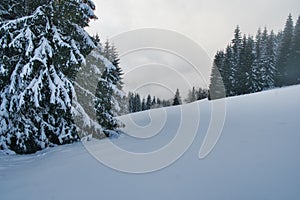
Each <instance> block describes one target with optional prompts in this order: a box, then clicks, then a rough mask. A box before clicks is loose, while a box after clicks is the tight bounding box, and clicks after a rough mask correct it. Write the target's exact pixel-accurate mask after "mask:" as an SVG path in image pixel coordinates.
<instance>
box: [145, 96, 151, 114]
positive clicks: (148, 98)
mask: <svg viewBox="0 0 300 200" xmlns="http://www.w3.org/2000/svg"><path fill="white" fill-rule="evenodd" d="M151 105H152V100H151V95H150V94H149V95H148V96H147V101H146V110H149V109H150V108H151Z"/></svg>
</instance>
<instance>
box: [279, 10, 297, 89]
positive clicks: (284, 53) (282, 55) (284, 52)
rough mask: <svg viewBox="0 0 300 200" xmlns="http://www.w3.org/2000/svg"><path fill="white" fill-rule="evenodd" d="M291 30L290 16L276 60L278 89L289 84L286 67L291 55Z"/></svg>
mask: <svg viewBox="0 0 300 200" xmlns="http://www.w3.org/2000/svg"><path fill="white" fill-rule="evenodd" d="M293 29H294V26H293V19H292V15H291V14H290V15H289V16H288V19H287V20H286V24H285V28H284V31H283V35H282V40H281V43H280V47H279V55H278V59H277V66H276V67H277V75H276V86H279V87H281V86H285V85H288V84H289V83H288V82H289V81H288V79H289V76H290V74H289V73H288V70H287V65H288V60H289V59H290V54H291V48H292V37H293Z"/></svg>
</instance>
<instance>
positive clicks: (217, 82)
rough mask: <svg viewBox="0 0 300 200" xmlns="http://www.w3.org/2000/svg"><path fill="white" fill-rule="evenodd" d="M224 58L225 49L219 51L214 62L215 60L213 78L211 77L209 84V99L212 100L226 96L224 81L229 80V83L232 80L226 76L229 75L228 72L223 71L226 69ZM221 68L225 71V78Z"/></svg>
mask: <svg viewBox="0 0 300 200" xmlns="http://www.w3.org/2000/svg"><path fill="white" fill-rule="evenodd" d="M224 58H225V55H224V52H223V51H219V52H217V54H216V56H215V59H214V62H213V67H212V72H211V78H210V85H209V99H210V100H214V99H219V98H224V97H226V91H225V83H224V81H227V83H228V82H229V81H230V80H229V78H228V77H227V76H226V75H227V74H226V72H225V71H222V70H223V69H224V68H223V62H224ZM220 70H221V72H223V77H224V78H223V77H222V75H221V72H220ZM228 76H229V75H228Z"/></svg>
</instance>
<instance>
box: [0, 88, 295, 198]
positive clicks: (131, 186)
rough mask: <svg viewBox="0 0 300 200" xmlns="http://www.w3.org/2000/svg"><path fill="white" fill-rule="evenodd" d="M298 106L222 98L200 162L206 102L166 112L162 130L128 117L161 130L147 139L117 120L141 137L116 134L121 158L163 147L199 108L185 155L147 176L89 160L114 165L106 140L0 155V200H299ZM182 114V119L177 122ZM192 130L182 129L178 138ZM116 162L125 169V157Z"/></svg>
mask: <svg viewBox="0 0 300 200" xmlns="http://www.w3.org/2000/svg"><path fill="white" fill-rule="evenodd" d="M299 99H300V86H292V87H286V88H282V89H275V90H270V91H265V92H262V93H256V94H252V95H245V96H241V97H233V98H229V99H227V100H226V118H225V123H224V127H223V129H222V133H221V137H220V139H219V141H218V142H217V144H216V146H215V147H214V148H213V150H212V152H211V153H210V154H209V155H208V156H207V157H205V158H204V159H199V158H198V154H199V149H200V146H201V144H202V142H203V140H204V137H205V134H206V132H207V129H208V126H209V122H210V118H211V108H212V107H211V104H212V103H211V102H208V101H207V100H204V101H199V102H196V103H193V104H189V105H184V106H182V107H180V106H178V107H172V108H167V109H166V110H164V112H163V113H164V114H162V115H164V116H165V117H164V118H163V119H165V121H164V123H162V124H160V123H159V121H156V122H155V123H152V124H150V125H149V122H150V121H151V120H150V118H149V113H148V112H141V113H136V114H132V115H131V118H132V119H133V120H134V121H135V122H136V123H137V124H138V125H139V126H141V127H143V126H144V128H145V130H146V127H149V126H151V125H152V126H154V127H152V130H155V129H156V128H157V127H155V126H161V125H163V127H162V128H161V129H160V128H157V130H155V131H156V133H157V135H154V136H153V135H151V133H150V132H147V131H145V132H139V133H136V132H134V130H130V129H131V128H136V127H135V126H134V125H132V124H131V123H130V122H129V121H126V117H122V118H121V119H122V120H123V121H125V122H126V123H128V124H129V125H128V126H127V127H126V128H125V129H124V131H127V132H128V131H129V132H130V131H133V132H132V133H131V134H132V135H135V136H136V137H145V138H146V137H149V138H148V139H141V138H140V139H138V138H134V137H129V136H127V135H122V136H121V137H119V138H118V139H111V141H112V142H113V143H114V144H115V145H117V146H118V147H120V148H123V149H126V150H128V151H133V152H140V153H145V152H149V151H155V150H157V149H159V148H162V147H164V145H166V144H168V143H169V142H170V141H171V140H172V139H174V138H175V137H174V135H175V133H176V132H177V130H178V129H180V125H179V124H180V122H181V121H183V120H184V119H181V116H182V117H185V118H187V119H189V117H190V119H191V117H194V113H193V112H196V110H197V109H200V116H199V117H200V118H199V119H200V120H199V128H198V129H197V130H196V131H197V132H196V133H197V135H196V137H195V138H194V140H193V141H192V143H191V146H190V148H189V149H188V150H187V151H186V152H185V153H184V154H183V155H182V156H181V157H180V158H179V159H178V160H177V161H176V162H174V163H173V164H171V165H170V166H168V167H165V168H163V169H161V170H158V171H154V172H150V173H140V174H132V173H124V172H120V171H117V170H113V169H111V168H109V167H107V166H105V165H104V164H102V163H101V162H100V161H98V160H97V159H95V158H94V157H93V156H92V155H96V154H94V153H95V151H93V152H92V153H89V151H88V150H91V149H93V148H94V147H98V150H99V151H100V152H103V153H105V155H109V156H111V158H112V160H115V159H117V160H118V159H119V158H120V156H121V155H120V154H116V153H115V151H114V150H113V148H112V147H111V146H109V145H107V144H108V142H109V140H103V141H92V142H88V143H86V146H85V145H83V143H77V144H73V145H65V146H59V147H55V148H50V149H46V150H44V151H41V152H38V153H36V154H34V155H26V156H20V155H12V156H8V155H4V154H1V155H0V195H1V196H0V199H1V200H13V199H30V200H33V199H75V200H76V199H149V200H154V199H155V200H158V199H172V200H174V199H189V200H190V199H197V200H199V199H205V200H221V199H222V200H223V199H226V200H227V199H228V200H234V199H243V200H248V199H249V200H250V199H251V200H253V199H270V200H276V199H278V200H282V199H300V156H299V152H300V131H299V130H300V123H299V119H300V102H299ZM185 110H189V112H188V113H187V114H184V115H182V114H181V113H183V112H185ZM158 113H162V110H161V109H157V110H154V111H153V113H152V117H161V115H158ZM155 115H157V116H155ZM127 119H128V118H127ZM147 124H148V126H147ZM194 128H195V127H193V126H192V125H191V126H190V128H186V130H185V131H186V134H187V135H189V134H190V132H193V131H194ZM139 134H140V135H139ZM143 134H145V135H144V136H143ZM153 134H154V133H153ZM183 140H184V139H183ZM183 142H185V141H183ZM178 148H180V147H178ZM119 161H120V163H122V162H123V164H124V163H126V162H128V160H127V159H126V157H124V158H123V160H122V158H121V160H119ZM157 162H162V161H159V160H158V161H157ZM131 164H137V165H138V163H131ZM148 164H151V163H148ZM124 166H127V165H124ZM128 166H130V164H129V165H128Z"/></svg>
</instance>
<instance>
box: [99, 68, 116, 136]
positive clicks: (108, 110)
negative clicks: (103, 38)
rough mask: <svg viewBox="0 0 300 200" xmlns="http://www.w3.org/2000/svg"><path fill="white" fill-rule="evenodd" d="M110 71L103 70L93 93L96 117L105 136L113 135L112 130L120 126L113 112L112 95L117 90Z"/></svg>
mask: <svg viewBox="0 0 300 200" xmlns="http://www.w3.org/2000/svg"><path fill="white" fill-rule="evenodd" d="M112 71H113V69H110V68H106V69H105V71H104V73H103V74H102V76H101V79H100V81H99V82H98V85H97V89H96V93H95V111H96V117H97V120H98V123H99V124H100V125H101V126H102V128H103V132H104V133H105V135H106V136H110V135H111V134H114V130H115V129H116V128H118V127H119V126H120V124H119V122H118V121H117V119H116V118H115V115H116V114H115V113H114V111H113V110H114V109H113V108H114V106H115V105H114V102H116V101H115V100H114V97H113V94H114V91H115V90H116V89H117V88H116V87H115V85H114V84H113V82H114V79H115V77H114V76H113V73H112Z"/></svg>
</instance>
